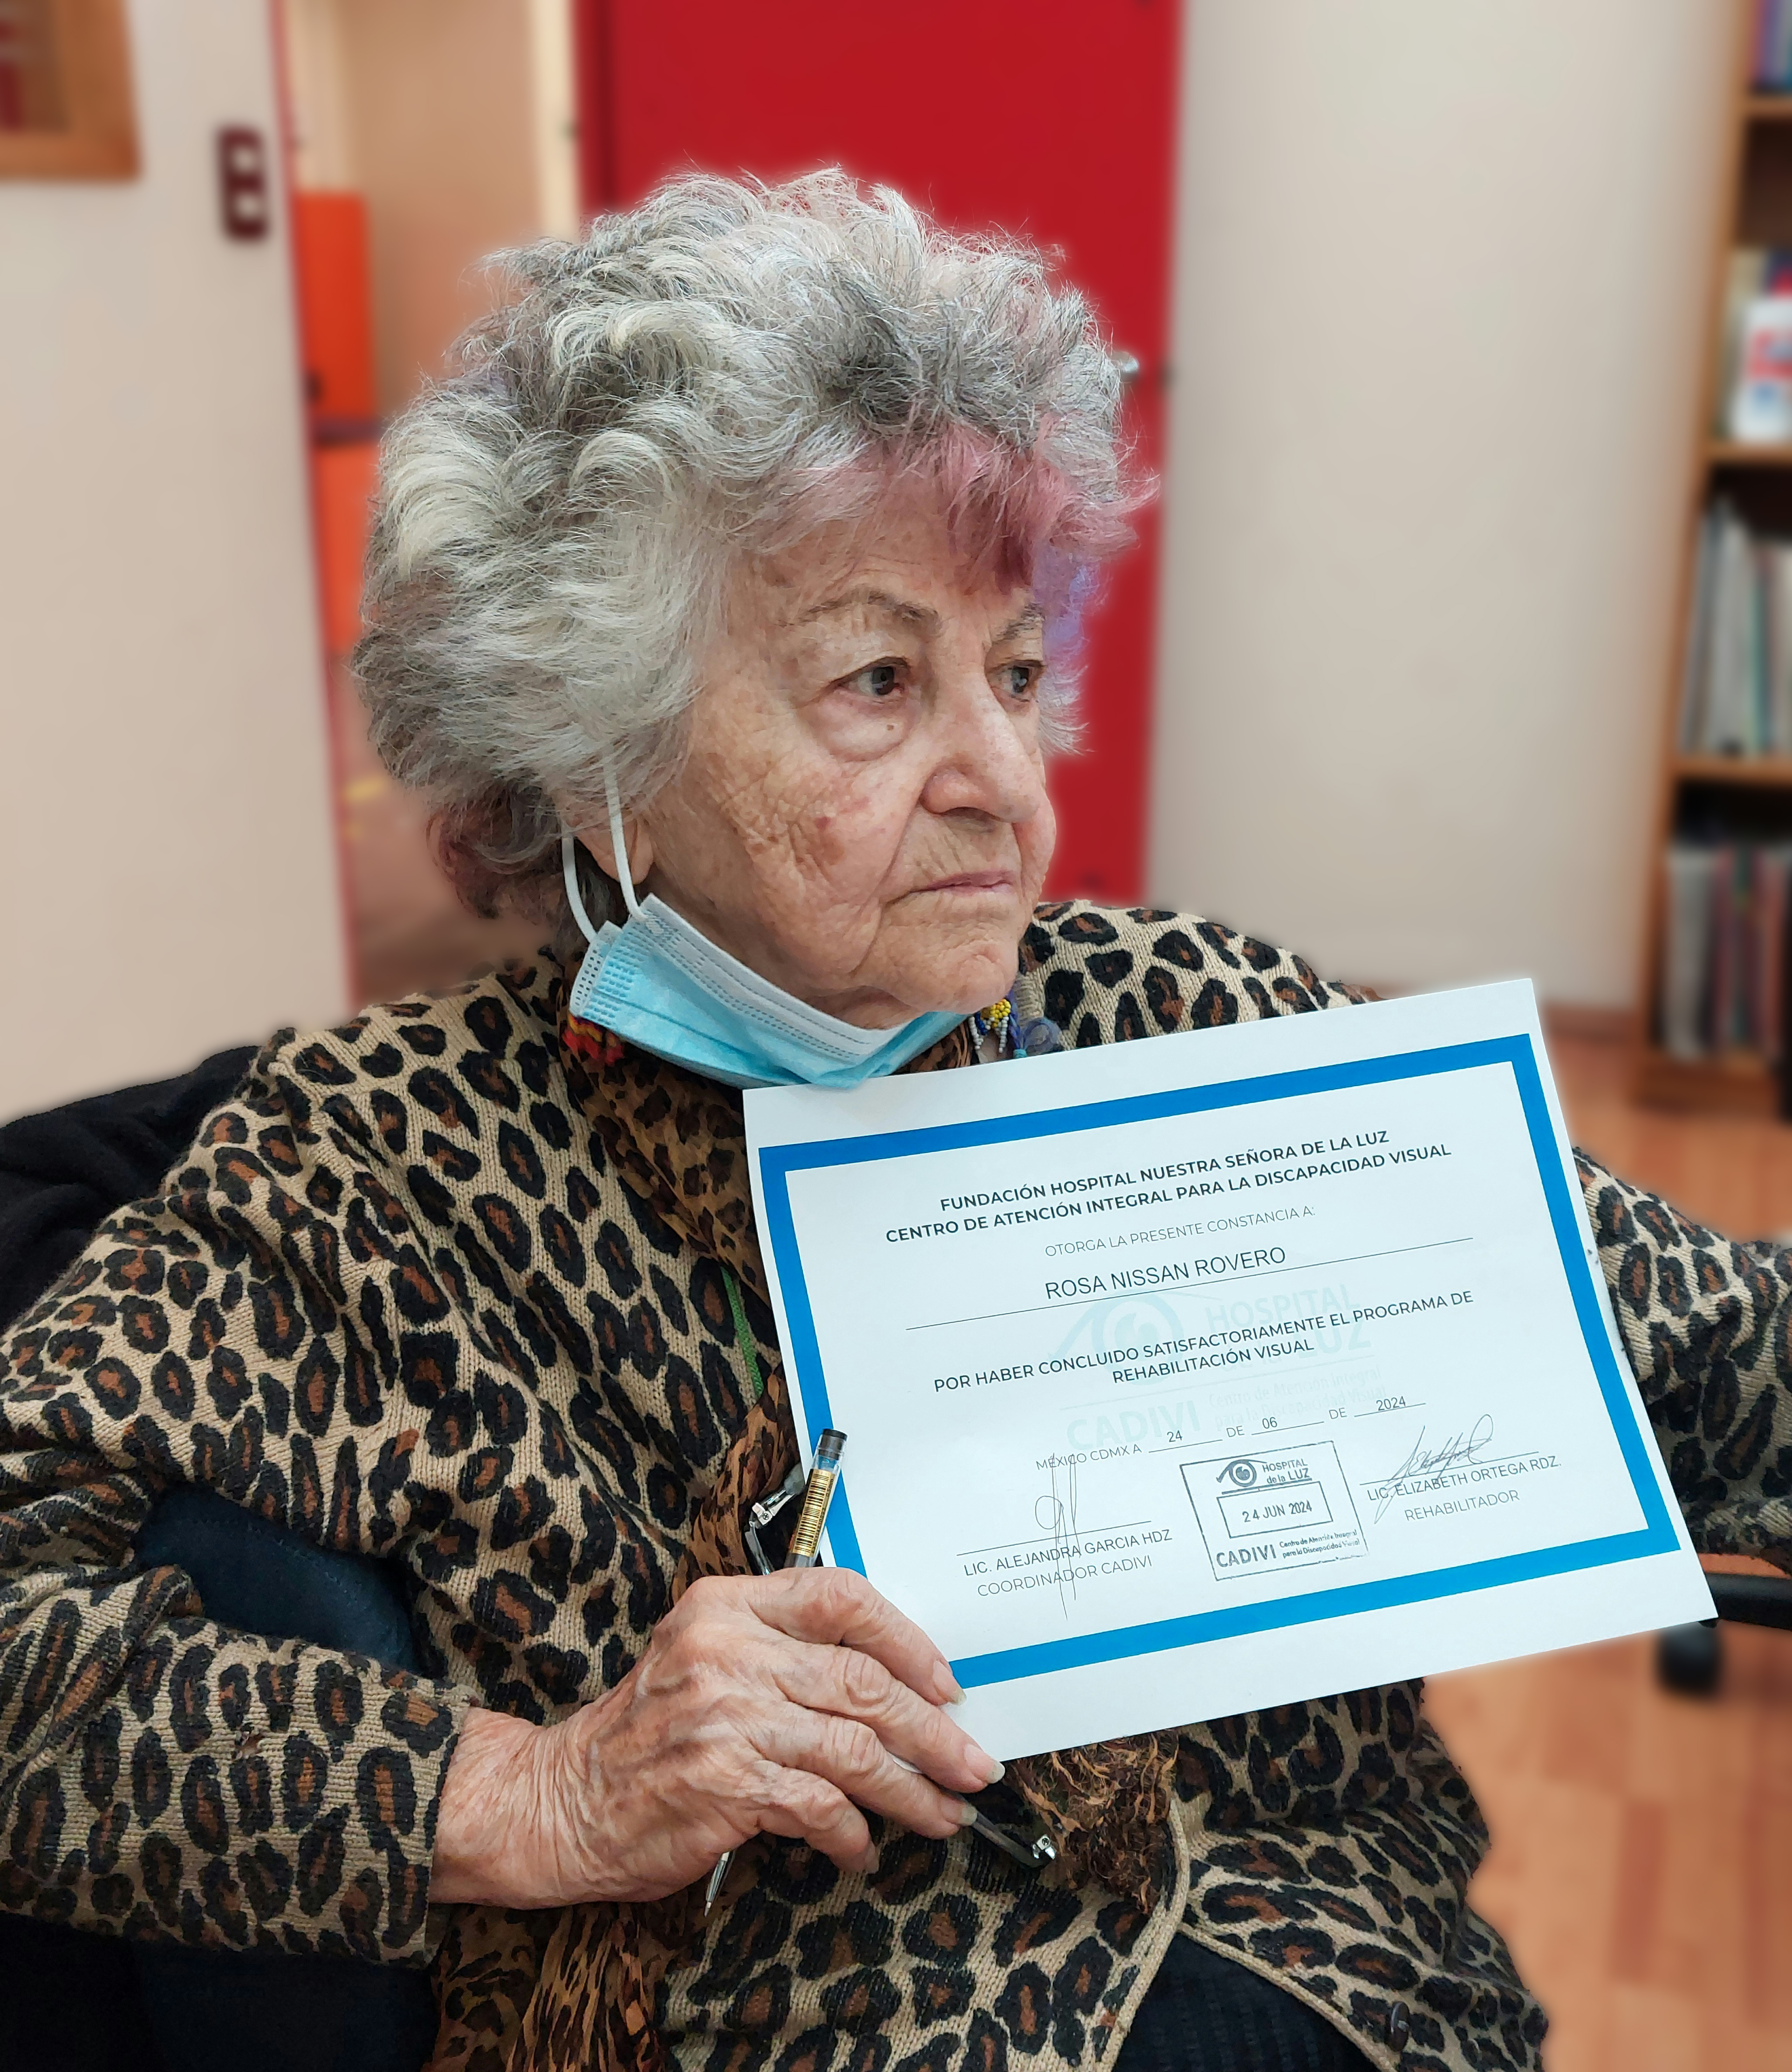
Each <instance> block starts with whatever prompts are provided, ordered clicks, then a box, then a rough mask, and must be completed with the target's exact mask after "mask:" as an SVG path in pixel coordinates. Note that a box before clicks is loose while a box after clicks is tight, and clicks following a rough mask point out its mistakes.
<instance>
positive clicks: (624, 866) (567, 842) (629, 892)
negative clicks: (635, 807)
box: [560, 759, 641, 943]
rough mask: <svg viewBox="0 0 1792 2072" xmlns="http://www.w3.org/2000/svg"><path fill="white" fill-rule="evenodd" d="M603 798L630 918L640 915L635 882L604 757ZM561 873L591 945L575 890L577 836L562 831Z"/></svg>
mask: <svg viewBox="0 0 1792 2072" xmlns="http://www.w3.org/2000/svg"><path fill="white" fill-rule="evenodd" d="M603 791H604V796H605V798H606V800H608V802H609V805H610V845H611V846H612V848H614V850H615V852H616V882H617V883H618V884H619V885H620V886H622V888H623V905H624V906H626V907H627V909H628V911H629V913H630V915H631V916H632V915H636V914H639V912H640V911H641V906H640V902H639V900H637V899H636V898H635V880H634V878H633V876H632V874H631V872H630V870H629V868H628V845H627V843H626V842H625V841H623V808H622V802H621V801H620V800H619V799H618V798H617V796H616V779H615V775H614V772H613V771H611V769H610V763H609V761H608V759H606V760H605V763H604V766H603ZM560 871H561V877H563V878H565V881H566V903H567V905H568V906H570V907H571V908H572V910H573V919H574V920H575V921H577V923H578V924H579V926H580V927H582V929H583V930H584V931H585V939H586V942H588V943H595V942H596V941H597V939H598V931H597V930H596V929H595V928H594V927H592V925H591V917H590V915H589V914H587V913H586V911H585V896H584V894H582V892H581V891H580V890H579V889H578V837H577V836H576V835H574V834H573V833H570V832H569V831H567V830H565V829H562V831H561V837H560Z"/></svg>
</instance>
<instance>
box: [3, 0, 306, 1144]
mask: <svg viewBox="0 0 1792 2072" xmlns="http://www.w3.org/2000/svg"><path fill="white" fill-rule="evenodd" d="M130 26H131V31H132V40H133V48H134V62H135V68H136V74H137V81H138V120H139V123H140V125H141V132H142V155H143V172H142V178H141V179H137V180H134V181H129V182H123V183H112V182H105V183H51V182H43V183H40V182H35V181H18V180H14V181H3V182H0V253H3V255H4V261H3V264H0V455H3V456H4V458H3V460H0V627H4V629H5V632H4V639H3V642H0V780H3V786H4V792H3V796H4V800H5V805H4V810H3V811H0V1009H3V1012H0V1116H6V1115H10V1114H13V1113H16V1112H19V1111H21V1110H23V1109H27V1108H33V1107H35V1106H39V1105H41V1104H47V1103H49V1102H52V1101H55V1100H61V1099H66V1098H68V1097H69V1096H73V1095H76V1094H80V1093H85V1092H88V1091H95V1090H97V1089H99V1088H101V1087H109V1086H119V1085H123V1084H125V1083H129V1082H130V1081H134V1080H139V1079H150V1078H154V1077H158V1076H160V1075H163V1074H166V1073H172V1072H175V1071H181V1070H183V1069H184V1068H185V1067H187V1066H188V1065H191V1063H194V1062H195V1060H196V1059H199V1057H200V1056H201V1055H203V1054H204V1053H205V1052H207V1051H208V1050H213V1049H216V1048H218V1047H220V1046H222V1045H224V1044H226V1043H230V1042H239V1041H245V1040H251V1039H257V1038H261V1037H262V1036H265V1034H267V1033H268V1032H269V1030H271V1029H273V1027H275V1026H277V1024H279V1023H280V1022H285V1021H296V1022H319V1021H323V1020H327V1019H329V1018H331V1017H335V1016H336V1015H338V1014H339V1013H341V1011H342V1009H343V1004H344V998H345V992H346V982H345V976H344V964H343V941H342V935H341V927H340V907H339V899H338V891H337V882H336V853H335V837H334V832H333V828H332V826H331V810H330V799H329V783H328V771H327V750H326V745H325V744H326V734H325V727H324V713H323V679H322V664H321V657H320V656H319V645H318V629H317V618H316V611H315V604H314V593H313V578H312V569H311V550H310V514H309V507H308V504H307V500H306V487H305V478H304V472H303V454H302V427H301V423H300V405H299V386H298V352H297V344H296V338H295V333H294V320H293V311H292V301H291V279H290V259H289V256H288V251H287V246H286V236H285V228H284V222H283V220H279V221H277V229H278V232H279V234H278V235H277V236H274V237H272V238H270V239H269V240H267V241H266V242H265V243H262V244H232V243H231V242H229V241H228V240H226V239H225V238H224V236H223V235H222V233H221V232H220V229H219V227H218V207H217V198H216V185H215V175H214V172H213V132H214V129H215V127H216V125H219V124H220V123H225V122H245V121H246V122H250V123H253V124H255V125H258V126H260V127H261V129H264V130H265V132H266V134H268V136H269V138H270V140H271V139H273V138H274V137H275V136H276V135H277V125H276V123H275V119H274V106H273V67H272V61H271V60H272V52H271V46H270V41H269V27H268V20H267V15H266V12H265V10H264V9H263V8H262V7H261V6H256V5H253V4H248V0H153V4H152V0H137V4H134V5H133V6H132V7H131V9H130Z"/></svg>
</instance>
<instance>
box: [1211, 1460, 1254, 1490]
mask: <svg viewBox="0 0 1792 2072" xmlns="http://www.w3.org/2000/svg"><path fill="white" fill-rule="evenodd" d="M1256 1479H1257V1464H1256V1461H1227V1463H1226V1465H1225V1466H1224V1467H1223V1468H1222V1469H1221V1470H1220V1471H1219V1480H1220V1481H1221V1482H1227V1483H1229V1484H1230V1485H1231V1487H1232V1488H1234V1489H1250V1488H1251V1487H1252V1486H1253V1485H1254V1484H1255V1483H1256Z"/></svg>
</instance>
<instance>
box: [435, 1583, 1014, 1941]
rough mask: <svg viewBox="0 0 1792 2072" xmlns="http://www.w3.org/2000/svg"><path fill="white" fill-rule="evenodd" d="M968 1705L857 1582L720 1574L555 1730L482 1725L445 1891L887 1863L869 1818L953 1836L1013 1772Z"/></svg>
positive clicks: (463, 1789)
mask: <svg viewBox="0 0 1792 2072" xmlns="http://www.w3.org/2000/svg"><path fill="white" fill-rule="evenodd" d="M963 1695H964V1694H963V1693H962V1692H960V1689H959V1688H958V1685H957V1683H956V1682H955V1681H954V1679H953V1677H952V1673H951V1670H950V1668H949V1667H947V1663H946V1661H945V1658H944V1657H943V1655H941V1654H940V1652H939V1650H938V1648H936V1647H935V1646H934V1644H933V1643H932V1642H931V1641H930V1640H929V1639H928V1638H927V1635H926V1634H923V1632H922V1631H921V1630H920V1628H919V1626H915V1625H914V1624H913V1623H912V1622H910V1620H908V1619H906V1618H903V1616H902V1614H901V1613H900V1612H898V1610H897V1609H895V1607H894V1605H891V1604H890V1603H889V1602H888V1601H886V1599H885V1598H883V1597H880V1596H879V1595H878V1593H877V1592H876V1591H875V1590H874V1589H872V1587H871V1585H869V1583H868V1582H866V1581H865V1579H864V1577H862V1576H858V1575H855V1574H854V1573H853V1571H852V1570H850V1569H848V1568H808V1569H787V1570H785V1571H784V1572H782V1573H780V1574H778V1575H775V1576H742V1577H709V1578H705V1580H704V1581H701V1582H698V1583H694V1584H693V1585H692V1586H691V1588H690V1589H688V1590H687V1591H686V1592H685V1593H684V1596H683V1597H681V1598H680V1600H679V1602H678V1604H677V1605H676V1608H675V1609H673V1610H672V1612H671V1613H670V1614H668V1616H667V1617H666V1618H664V1619H662V1620H661V1621H660V1624H659V1625H658V1626H656V1628H655V1629H654V1632H653V1638H651V1640H650V1641H649V1642H648V1643H647V1652H646V1653H645V1654H644V1655H643V1656H642V1658H641V1659H640V1660H639V1662H638V1663H636V1664H635V1667H634V1668H633V1669H631V1671H629V1673H628V1675H627V1676H625V1677H624V1678H623V1680H622V1682H621V1683H619V1684H618V1685H617V1686H616V1688H615V1689H614V1691H611V1692H606V1695H605V1696H603V1697H602V1698H599V1699H598V1700H595V1701H594V1703H593V1704H590V1705H586V1706H585V1707H584V1708H582V1709H581V1710H580V1711H579V1712H576V1713H574V1714H573V1716H572V1717H571V1718H569V1719H567V1720H562V1721H561V1723H560V1724H559V1725H557V1726H553V1727H536V1726H532V1725H530V1724H529V1722H528V1720H518V1719H513V1718H512V1717H510V1716H508V1715H506V1714H503V1713H499V1712H483V1711H475V1712H471V1713H470V1714H469V1715H468V1716H467V1720H466V1727H465V1729H463V1730H462V1735H461V1739H460V1743H459V1745H458V1747H457V1749H455V1752H454V1759H453V1761H452V1762H450V1765H449V1768H448V1779H447V1782H446V1786H444V1788H443V1791H442V1806H441V1809H440V1811H439V1812H438V1816H437V1821H436V1848H435V1861H434V1871H433V1873H432V1876H431V1881H430V1897H431V1899H432V1900H434V1901H438V1902H442V1903H452V1902H454V1901H487V1902H491V1903H494V1904H496V1905H504V1906H524V1907H526V1906H560V1905H567V1904H569V1903H570V1902H572V1901H579V1900H588V1899H610V1900H630V1899H634V1900H641V1899H658V1898H660V1897H662V1896H663V1895H664V1894H665V1893H670V1892H676V1891H678V1890H679V1889H680V1888H681V1887H682V1886H684V1885H689V1884H690V1883H691V1882H692V1881H693V1880H694V1879H697V1878H699V1877H703V1876H704V1875H705V1873H707V1872H708V1871H709V1869H710V1868H711V1867H712V1865H713V1864H714V1863H715V1860H716V1859H717V1857H718V1856H721V1853H722V1852H723V1851H724V1850H725V1849H732V1848H738V1847H739V1846H740V1845H741V1844H742V1843H743V1842H745V1841H747V1840H750V1838H751V1837H752V1836H754V1835H757V1834H760V1833H766V1834H771V1835H789V1836H800V1837H801V1838H802V1839H803V1840H804V1841H806V1842H808V1844H810V1846H811V1847H812V1848H816V1849H818V1850H819V1851H820V1852H821V1853H822V1854H823V1855H824V1856H830V1857H832V1860H834V1862H836V1864H839V1865H840V1866H841V1868H842V1869H843V1870H854V1871H856V1870H870V1869H875V1868H876V1867H877V1852H876V1850H875V1849H874V1848H873V1846H872V1842H871V1835H870V1831H869V1828H868V1827H866V1825H865V1819H864V1815H862V1814H861V1811H860V1810H859V1809H860V1807H867V1808H869V1810H871V1811H873V1812H877V1813H882V1814H884V1815H887V1816H888V1818H890V1819H892V1820H895V1821H897V1822H898V1823H900V1824H901V1825H902V1826H903V1827H907V1828H910V1829H911V1830H913V1831H914V1832H915V1833H916V1834H920V1835H931V1836H945V1835H949V1834H951V1833H952V1832H953V1831H954V1830H955V1829H956V1828H957V1827H960V1826H962V1825H963V1824H964V1823H966V1822H967V1821H968V1819H970V1817H971V1809H970V1808H969V1807H968V1806H967V1805H966V1804H965V1803H964V1800H963V1799H960V1798H958V1797H956V1795H955V1794H956V1793H958V1792H961V1791H980V1790H982V1789H983V1787H984V1786H985V1785H987V1784H993V1783H994V1782H995V1781H996V1779H997V1778H999V1777H1000V1776H1001V1764H1000V1763H998V1762H993V1761H992V1760H991V1759H990V1757H988V1756H987V1755H985V1754H984V1752H983V1750H982V1749H980V1748H979V1747H978V1746H977V1745H976V1742H975V1741H972V1739H971V1738H970V1737H969V1736H968V1734H966V1733H963V1732H962V1731H961V1730H960V1728H959V1727H958V1726H957V1725H955V1724H954V1722H953V1721H952V1720H951V1719H950V1718H949V1717H948V1716H947V1714H946V1713H945V1712H943V1710H942V1709H941V1708H942V1707H943V1705H944V1704H947V1702H948V1701H950V1700H952V1699H955V1698H958V1697H961V1696H963ZM898 1758H900V1760H898ZM910 1764H912V1765H913V1766H914V1767H913V1768H912V1769H910V1768H906V1767H905V1765H910ZM920 1773H924V1774H920ZM930 1779H931V1780H932V1781H931V1782H930V1781H929V1780H930Z"/></svg>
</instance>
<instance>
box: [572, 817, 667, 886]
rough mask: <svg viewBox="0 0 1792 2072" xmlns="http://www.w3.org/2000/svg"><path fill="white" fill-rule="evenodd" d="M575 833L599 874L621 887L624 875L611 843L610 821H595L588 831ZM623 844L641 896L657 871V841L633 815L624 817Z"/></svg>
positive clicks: (581, 829) (630, 870) (631, 879)
mask: <svg viewBox="0 0 1792 2072" xmlns="http://www.w3.org/2000/svg"><path fill="white" fill-rule="evenodd" d="M573 833H574V834H576V835H577V837H578V838H579V840H580V841H582V842H583V843H584V845H585V846H586V850H587V851H588V852H589V853H590V856H591V857H592V859H593V861H594V862H595V863H596V865H597V866H598V870H601V871H602V872H603V874H604V875H605V876H606V878H614V879H615V880H616V882H618V883H619V884H620V883H621V882H622V873H621V872H620V871H619V870H618V869H617V868H616V845H615V844H614V842H613V841H611V840H610V823H609V820H607V819H605V820H593V821H591V822H590V823H589V824H587V825H586V826H585V827H582V828H573ZM623 841H624V842H625V843H627V846H628V875H629V879H630V882H631V883H632V884H633V886H634V887H635V891H636V892H637V893H639V891H640V890H641V888H642V886H644V885H645V884H646V883H647V874H648V873H649V872H650V871H651V870H652V869H653V837H652V836H651V835H650V834H649V833H647V829H646V828H644V827H643V825H642V824H641V823H640V821H639V820H637V819H636V818H635V816H634V815H633V814H632V813H624V814H623Z"/></svg>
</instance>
